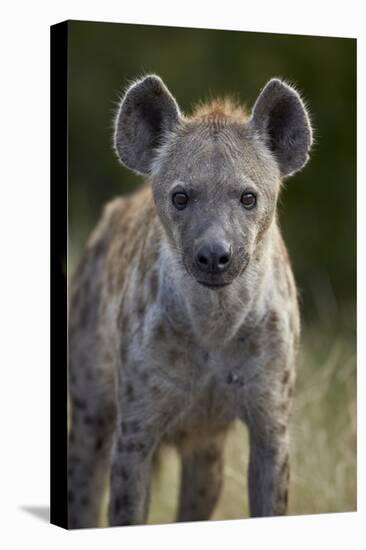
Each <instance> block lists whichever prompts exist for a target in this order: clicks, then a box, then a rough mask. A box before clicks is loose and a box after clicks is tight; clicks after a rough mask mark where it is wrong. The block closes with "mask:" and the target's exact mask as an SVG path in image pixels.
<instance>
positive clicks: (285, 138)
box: [250, 78, 313, 176]
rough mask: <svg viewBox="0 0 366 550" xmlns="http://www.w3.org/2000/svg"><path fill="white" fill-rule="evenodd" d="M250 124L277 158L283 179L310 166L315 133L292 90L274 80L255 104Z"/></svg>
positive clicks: (296, 95) (299, 98) (297, 95)
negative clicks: (307, 165) (313, 133)
mask: <svg viewBox="0 0 366 550" xmlns="http://www.w3.org/2000/svg"><path fill="white" fill-rule="evenodd" d="M250 124H251V125H252V126H253V127H254V128H255V130H256V131H257V132H258V133H259V135H260V136H261V137H262V139H263V140H264V141H265V143H266V144H267V145H268V147H269V149H270V150H271V151H272V153H273V154H274V156H275V158H276V160H277V163H278V166H279V169H280V172H281V175H282V176H289V175H290V174H293V173H294V172H296V170H299V169H300V168H302V167H303V166H304V164H306V162H307V160H308V158H309V151H310V148H311V145H312V141H313V136H312V129H311V124H310V119H309V115H308V112H307V110H306V107H305V105H304V102H303V101H302V99H301V97H300V96H299V94H298V93H297V91H296V90H295V89H294V88H293V87H292V86H290V85H289V84H286V82H283V81H282V80H279V79H277V78H272V79H271V80H270V81H269V82H268V83H267V84H266V86H265V87H264V89H263V90H262V92H261V93H260V95H259V97H258V99H257V101H256V102H255V105H254V107H253V111H252V116H251V121H250Z"/></svg>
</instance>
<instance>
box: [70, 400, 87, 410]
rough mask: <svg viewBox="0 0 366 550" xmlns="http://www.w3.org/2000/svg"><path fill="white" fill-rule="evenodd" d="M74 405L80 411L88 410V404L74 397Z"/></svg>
mask: <svg viewBox="0 0 366 550" xmlns="http://www.w3.org/2000/svg"><path fill="white" fill-rule="evenodd" d="M72 405H73V406H74V407H75V408H77V409H80V410H85V409H86V402H85V401H84V400H83V399H79V398H77V397H74V398H73V399H72Z"/></svg>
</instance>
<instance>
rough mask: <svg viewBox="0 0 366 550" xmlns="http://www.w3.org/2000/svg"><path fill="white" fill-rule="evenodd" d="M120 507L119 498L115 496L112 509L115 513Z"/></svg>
mask: <svg viewBox="0 0 366 550" xmlns="http://www.w3.org/2000/svg"><path fill="white" fill-rule="evenodd" d="M120 509H121V500H120V498H119V497H116V498H115V499H114V511H115V513H116V514H118V512H119V511H120Z"/></svg>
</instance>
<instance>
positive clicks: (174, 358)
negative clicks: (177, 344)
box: [168, 349, 179, 366]
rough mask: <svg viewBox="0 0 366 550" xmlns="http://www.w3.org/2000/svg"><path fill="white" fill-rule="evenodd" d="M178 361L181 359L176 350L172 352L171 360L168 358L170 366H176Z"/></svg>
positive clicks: (170, 353)
mask: <svg viewBox="0 0 366 550" xmlns="http://www.w3.org/2000/svg"><path fill="white" fill-rule="evenodd" d="M178 359H179V353H177V352H176V351H175V350H174V349H172V350H170V352H169V358H168V361H169V364H170V365H171V366H174V365H175V364H176V363H177V361H178Z"/></svg>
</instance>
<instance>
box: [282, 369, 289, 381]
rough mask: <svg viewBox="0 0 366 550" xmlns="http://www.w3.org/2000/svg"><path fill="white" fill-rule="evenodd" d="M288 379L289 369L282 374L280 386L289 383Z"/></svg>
mask: <svg viewBox="0 0 366 550" xmlns="http://www.w3.org/2000/svg"><path fill="white" fill-rule="evenodd" d="M289 378H290V371H289V369H287V370H285V372H284V373H283V377H282V384H287V382H288V381H289Z"/></svg>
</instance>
